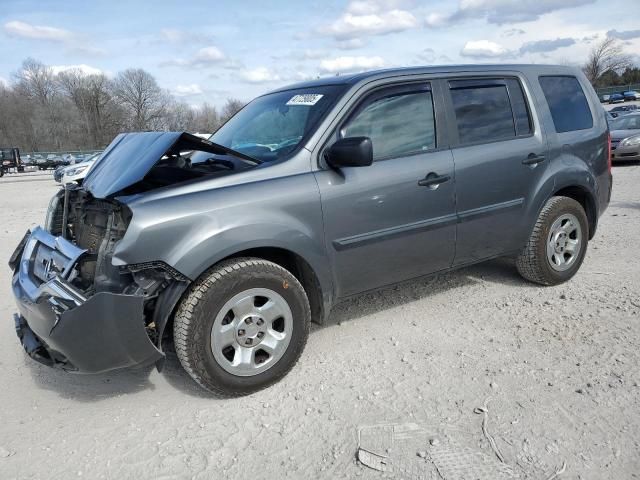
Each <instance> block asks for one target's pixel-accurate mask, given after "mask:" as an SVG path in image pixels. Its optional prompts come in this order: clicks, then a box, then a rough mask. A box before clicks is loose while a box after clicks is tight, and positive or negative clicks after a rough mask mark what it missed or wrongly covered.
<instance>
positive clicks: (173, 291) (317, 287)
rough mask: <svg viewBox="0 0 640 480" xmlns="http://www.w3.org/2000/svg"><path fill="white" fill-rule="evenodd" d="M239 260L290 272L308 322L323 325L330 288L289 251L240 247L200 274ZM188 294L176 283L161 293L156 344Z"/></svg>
mask: <svg viewBox="0 0 640 480" xmlns="http://www.w3.org/2000/svg"><path fill="white" fill-rule="evenodd" d="M240 257H253V258H260V259H262V260H267V261H270V262H273V263H275V264H277V265H280V266H281V267H282V268H284V269H286V270H288V271H289V272H291V274H292V275H293V276H294V277H296V278H297V279H298V281H299V282H300V283H301V284H302V287H303V288H304V290H305V293H306V294H307V298H308V299H309V306H310V307H311V320H312V321H313V322H314V323H318V324H322V323H324V321H325V319H326V317H327V315H328V314H329V311H330V309H331V304H332V298H333V291H332V288H331V285H328V284H326V282H324V283H323V282H322V281H321V279H320V277H319V275H318V273H317V269H314V268H313V267H312V266H311V264H310V262H309V261H307V260H306V259H305V258H304V257H303V256H302V255H300V254H299V253H296V252H294V251H293V250H291V249H288V248H285V247H281V246H279V247H276V246H246V247H245V248H242V247H239V248H238V249H236V250H235V251H233V252H231V253H229V252H226V254H225V255H223V256H221V257H220V258H216V259H215V260H214V261H213V263H211V264H208V265H204V264H203V265H202V269H201V270H202V271H201V272H200V275H202V273H204V272H206V271H207V270H209V269H210V268H211V267H213V266H214V265H217V264H219V263H221V262H223V261H225V260H229V259H232V258H240ZM198 276H199V275H198ZM194 280H195V279H194ZM187 293H188V285H186V284H185V285H178V284H176V285H174V286H170V287H168V288H167V289H166V290H165V291H164V292H162V294H161V296H160V299H159V302H158V305H157V308H156V312H154V319H156V324H157V325H158V326H159V328H160V331H159V336H158V345H160V342H161V339H162V337H163V335H164V332H165V331H169V332H170V331H171V329H172V324H173V316H174V314H175V311H176V309H177V307H178V305H179V304H180V302H181V301H182V299H183V298H184V296H185V295H186V294H187Z"/></svg>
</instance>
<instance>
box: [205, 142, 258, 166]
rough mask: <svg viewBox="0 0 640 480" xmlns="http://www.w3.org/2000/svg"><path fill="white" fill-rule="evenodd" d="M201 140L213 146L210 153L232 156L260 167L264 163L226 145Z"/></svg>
mask: <svg viewBox="0 0 640 480" xmlns="http://www.w3.org/2000/svg"><path fill="white" fill-rule="evenodd" d="M201 140H202V141H203V142H206V143H208V144H209V145H211V146H212V147H213V148H212V149H211V151H210V152H209V153H216V154H218V155H225V154H226V155H231V156H233V157H237V158H240V159H242V160H246V161H247V162H251V163H253V164H254V165H260V164H261V163H264V162H263V161H262V160H260V159H259V158H254V157H251V156H249V155H246V154H244V153H242V152H239V151H237V150H233V149H232V148H229V147H225V146H224V145H220V144H219V143H214V142H212V141H211V140H205V139H201ZM214 149H218V151H213V150H214ZM203 150H204V149H203Z"/></svg>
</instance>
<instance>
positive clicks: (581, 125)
mask: <svg viewBox="0 0 640 480" xmlns="http://www.w3.org/2000/svg"><path fill="white" fill-rule="evenodd" d="M539 80H540V86H541V87H542V92H543V93H544V96H545V98H546V100H547V105H549V110H550V111H551V117H552V118H553V124H554V126H555V129H556V132H558V133H563V132H572V131H575V130H585V129H588V128H591V127H593V116H592V115H591V109H590V108H589V102H587V97H586V96H585V95H584V91H583V90H582V87H581V86H580V82H578V79H577V78H576V77H572V76H559V75H558V76H552V75H548V76H543V77H539Z"/></svg>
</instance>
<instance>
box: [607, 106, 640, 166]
mask: <svg viewBox="0 0 640 480" xmlns="http://www.w3.org/2000/svg"><path fill="white" fill-rule="evenodd" d="M609 130H610V132H611V159H612V160H640V158H639V157H638V151H639V150H640V143H637V139H638V135H640V112H638V113H629V114H627V115H623V116H621V117H618V118H615V119H613V120H612V121H610V122H609ZM632 138H635V140H632Z"/></svg>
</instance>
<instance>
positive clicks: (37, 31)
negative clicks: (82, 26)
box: [4, 20, 74, 42]
mask: <svg viewBox="0 0 640 480" xmlns="http://www.w3.org/2000/svg"><path fill="white" fill-rule="evenodd" d="M4 31H5V32H6V33H7V34H8V35H9V36H12V37H20V38H29V39H34V40H49V41H53V42H64V41H67V40H71V39H72V38H73V36H74V35H73V33H71V32H70V31H69V30H64V29H62V28H56V27H48V26H45V25H32V24H30V23H26V22H20V21H18V20H14V21H12V22H7V23H5V24H4Z"/></svg>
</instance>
